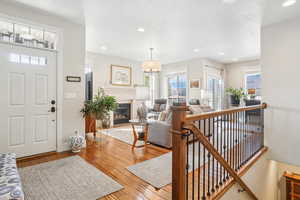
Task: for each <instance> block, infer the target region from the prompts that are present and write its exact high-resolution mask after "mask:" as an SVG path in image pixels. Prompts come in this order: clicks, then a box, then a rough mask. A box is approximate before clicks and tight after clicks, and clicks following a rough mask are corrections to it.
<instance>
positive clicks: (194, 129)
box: [183, 124, 257, 200]
mask: <svg viewBox="0 0 300 200" xmlns="http://www.w3.org/2000/svg"><path fill="white" fill-rule="evenodd" d="M183 128H185V129H188V130H190V131H192V132H193V133H194V134H195V135H196V137H197V139H199V141H200V142H201V143H202V144H203V145H204V147H205V148H206V149H207V150H208V151H209V152H210V153H211V154H212V156H213V157H214V158H215V159H216V160H217V161H218V162H219V163H220V164H221V165H222V166H223V167H224V168H225V169H226V171H228V172H229V174H230V175H231V176H232V177H233V179H234V180H235V181H236V182H237V183H238V184H239V185H240V186H241V187H242V188H243V189H244V190H245V191H246V192H247V193H248V194H249V195H250V197H252V199H254V200H257V197H256V196H255V194H254V193H253V192H252V191H251V189H250V188H249V187H248V186H247V185H246V184H245V183H244V181H243V180H242V179H241V178H240V177H239V175H238V174H237V173H236V171H235V170H234V169H232V168H231V167H230V165H229V164H228V163H227V162H226V160H225V159H224V158H223V157H222V155H221V154H219V152H218V151H217V150H216V149H215V147H214V146H213V145H212V144H211V143H210V142H209V141H208V140H207V138H206V137H205V136H204V135H203V133H201V132H200V130H199V129H198V128H197V127H196V126H195V125H194V124H185V125H184V126H183Z"/></svg>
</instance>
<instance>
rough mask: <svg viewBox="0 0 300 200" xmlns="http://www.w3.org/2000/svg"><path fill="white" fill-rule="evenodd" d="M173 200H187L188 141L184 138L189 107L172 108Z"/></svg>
mask: <svg viewBox="0 0 300 200" xmlns="http://www.w3.org/2000/svg"><path fill="white" fill-rule="evenodd" d="M171 109H172V131H171V132H172V152H173V153H172V200H185V195H186V174H185V170H186V164H187V163H186V153H187V152H186V151H187V150H186V140H185V139H184V137H183V136H182V125H183V123H184V121H185V117H186V111H187V106H173V107H172V108H171Z"/></svg>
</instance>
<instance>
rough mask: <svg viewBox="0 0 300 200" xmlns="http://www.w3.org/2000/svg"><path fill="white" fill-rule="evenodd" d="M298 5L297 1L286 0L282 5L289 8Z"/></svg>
mask: <svg viewBox="0 0 300 200" xmlns="http://www.w3.org/2000/svg"><path fill="white" fill-rule="evenodd" d="M295 3H297V0H286V1H284V2H283V3H282V7H289V6H292V5H294V4H295Z"/></svg>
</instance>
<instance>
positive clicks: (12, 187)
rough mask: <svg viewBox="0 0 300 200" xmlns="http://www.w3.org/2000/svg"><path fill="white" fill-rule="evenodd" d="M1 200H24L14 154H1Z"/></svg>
mask: <svg viewBox="0 0 300 200" xmlns="http://www.w3.org/2000/svg"><path fill="white" fill-rule="evenodd" d="M0 200H24V193H23V190H22V184H21V179H20V176H19V172H18V168H17V164H16V154H14V153H0Z"/></svg>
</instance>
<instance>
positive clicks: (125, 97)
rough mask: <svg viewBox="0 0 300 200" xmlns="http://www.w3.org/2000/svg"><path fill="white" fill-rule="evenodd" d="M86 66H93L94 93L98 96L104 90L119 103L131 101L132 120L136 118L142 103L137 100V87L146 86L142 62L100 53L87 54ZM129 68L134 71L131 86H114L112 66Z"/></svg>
mask: <svg viewBox="0 0 300 200" xmlns="http://www.w3.org/2000/svg"><path fill="white" fill-rule="evenodd" d="M86 64H87V65H89V66H91V68H92V71H93V93H94V95H95V94H97V92H98V89H99V88H104V90H105V92H106V93H107V94H109V95H112V96H115V97H116V98H117V100H118V102H125V103H127V101H131V103H132V109H131V110H132V115H133V116H132V118H136V117H137V116H136V110H137V107H138V106H139V105H140V103H141V101H138V100H136V99H135V97H136V89H135V87H134V86H135V85H143V84H144V72H143V70H142V67H141V62H139V61H134V60H129V59H126V58H121V57H117V56H108V55H103V54H99V53H92V52H87V53H86ZM112 64H113V65H120V66H128V67H131V69H132V85H131V86H113V85H111V83H110V73H111V65H112Z"/></svg>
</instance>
